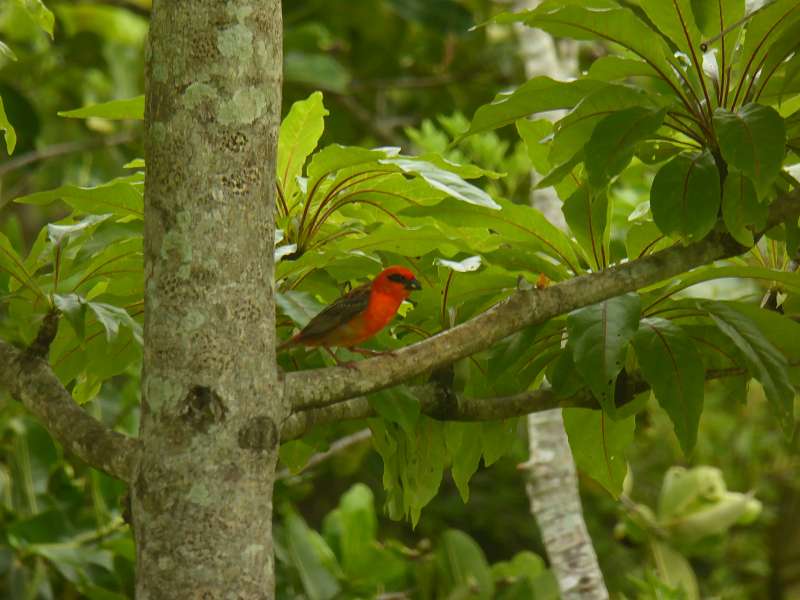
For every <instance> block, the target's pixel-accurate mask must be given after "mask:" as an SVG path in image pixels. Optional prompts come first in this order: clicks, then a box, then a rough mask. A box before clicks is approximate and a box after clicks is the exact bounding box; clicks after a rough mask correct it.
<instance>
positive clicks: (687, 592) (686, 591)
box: [650, 538, 700, 600]
mask: <svg viewBox="0 0 800 600" xmlns="http://www.w3.org/2000/svg"><path fill="white" fill-rule="evenodd" d="M650 551H651V552H652V554H653V561H654V562H655V564H656V569H657V570H658V575H659V578H660V579H661V580H662V581H663V582H664V583H666V584H667V585H669V586H672V587H673V588H676V589H679V590H681V594H682V595H681V597H682V598H685V600H699V598H700V591H699V589H698V585H697V577H696V576H695V574H694V571H693V570H692V565H690V564H689V561H688V560H687V559H686V558H685V557H684V556H683V554H681V553H680V552H678V551H677V550H675V549H673V548H672V546H669V545H667V544H665V543H664V542H660V541H658V539H656V538H652V539H650Z"/></svg>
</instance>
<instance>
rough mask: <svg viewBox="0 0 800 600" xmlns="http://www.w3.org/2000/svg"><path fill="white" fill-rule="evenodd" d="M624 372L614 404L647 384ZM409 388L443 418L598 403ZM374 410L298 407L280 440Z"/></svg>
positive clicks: (356, 403) (538, 393)
mask: <svg viewBox="0 0 800 600" xmlns="http://www.w3.org/2000/svg"><path fill="white" fill-rule="evenodd" d="M791 366H795V365H791ZM745 373H746V371H745V370H744V369H743V368H739V367H732V368H728V369H709V370H708V371H706V381H711V380H713V379H722V378H724V377H736V376H738V375H744V374H745ZM623 375H624V372H623ZM623 375H621V376H620V377H619V379H618V380H617V390H616V394H615V398H616V401H617V406H618V407H622V406H624V405H625V404H627V403H628V402H630V401H632V400H633V398H634V397H635V396H637V395H638V394H641V393H642V392H646V391H647V390H649V389H650V386H649V385H648V384H647V382H646V381H644V379H642V378H641V376H640V375H639V374H633V375H630V376H623ZM413 392H414V395H415V396H416V397H417V399H418V400H419V403H420V412H421V413H422V414H424V415H428V416H429V417H433V418H434V419H439V420H442V421H496V420H500V419H510V418H512V417H521V416H524V415H528V414H531V413H535V412H542V411H545V410H552V409H554V408H596V409H599V408H600V404H599V403H598V402H597V400H596V399H595V397H594V396H593V395H592V393H591V392H590V391H589V389H588V388H583V389H581V390H579V391H578V392H576V393H575V394H574V395H572V396H569V397H568V398H564V397H562V396H558V395H557V394H555V392H553V390H551V389H549V388H539V389H537V390H529V391H526V392H520V393H519V394H513V395H511V396H502V397H497V398H463V397H461V396H459V395H457V394H448V395H446V396H445V395H443V394H441V393H438V392H437V390H436V386H434V385H432V384H426V385H421V386H415V387H414V388H413ZM375 416H377V413H376V412H375V409H373V408H372V406H371V405H370V403H369V400H367V398H365V397H364V396H359V397H357V398H350V399H349V400H345V401H344V402H337V403H335V404H331V405H330V406H323V407H319V408H309V409H305V410H299V411H297V412H295V413H294V414H293V415H292V416H291V417H289V418H288V419H286V421H284V423H283V427H282V428H281V442H288V441H289V440H294V439H297V438H299V437H302V436H303V435H305V434H306V433H307V432H308V431H309V430H310V429H311V428H312V427H314V426H316V425H326V424H328V423H338V422H340V421H352V420H355V419H367V418H369V417H375Z"/></svg>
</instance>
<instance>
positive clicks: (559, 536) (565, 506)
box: [526, 410, 608, 600]
mask: <svg viewBox="0 0 800 600" xmlns="http://www.w3.org/2000/svg"><path fill="white" fill-rule="evenodd" d="M528 428H529V432H530V436H529V440H528V443H529V446H530V459H529V461H528V464H527V467H528V469H527V470H528V473H529V474H530V476H529V477H528V482H527V486H526V487H527V491H528V499H529V500H530V503H531V513H532V514H533V515H534V517H535V518H536V523H537V524H538V525H539V530H540V531H541V532H542V541H543V542H544V546H545V548H546V549H547V557H548V558H549V559H550V568H551V569H552V570H553V573H554V574H555V576H556V579H557V580H558V587H559V589H560V590H561V598H562V599H563V600H605V599H607V598H608V590H607V589H606V585H605V582H604V581H603V573H602V572H601V571H600V567H599V565H598V564H597V554H596V553H595V551H594V547H593V546H592V539H591V538H590V537H589V532H588V531H587V530H586V523H585V522H584V520H583V509H582V507H581V498H580V495H579V494H578V477H577V474H576V472H575V462H574V461H573V459H572V451H571V449H570V447H569V441H568V439H567V432H566V431H565V430H564V421H563V419H562V416H561V410H546V411H543V412H539V413H534V414H531V415H529V416H528Z"/></svg>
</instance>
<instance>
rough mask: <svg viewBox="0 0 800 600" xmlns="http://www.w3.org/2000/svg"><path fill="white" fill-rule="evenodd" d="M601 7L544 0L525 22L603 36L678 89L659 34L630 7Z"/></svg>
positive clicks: (555, 31)
mask: <svg viewBox="0 0 800 600" xmlns="http://www.w3.org/2000/svg"><path fill="white" fill-rule="evenodd" d="M605 6H606V7H605V8H601V7H597V8H595V7H591V6H585V5H584V6H580V5H577V4H561V3H550V2H545V3H543V4H541V5H540V6H539V8H537V9H536V10H534V11H532V12H531V13H530V14H529V16H528V17H527V18H526V20H525V23H526V24H527V25H530V26H532V27H538V28H540V29H543V30H544V31H546V32H548V33H549V34H551V35H553V36H557V37H567V38H572V39H575V40H606V41H608V42H612V43H615V44H619V45H620V46H623V47H625V48H627V49H628V50H630V51H631V52H633V53H634V54H635V55H636V56H638V57H639V58H641V59H642V60H644V61H645V62H646V63H647V64H648V65H650V67H652V68H653V69H654V70H655V71H656V72H657V73H658V75H659V77H660V78H661V79H663V80H665V81H667V82H668V83H670V84H671V85H672V86H673V88H674V89H680V80H679V78H678V76H677V75H676V74H675V72H674V68H673V66H672V63H671V61H670V58H671V56H672V52H671V51H670V49H669V47H668V46H667V44H666V42H664V40H663V38H662V37H661V36H659V35H658V34H657V33H656V32H654V31H653V30H652V29H651V28H650V27H648V26H647V24H645V23H644V21H642V20H641V19H639V18H638V17H637V16H636V15H635V14H634V13H633V12H632V11H630V10H628V9H625V8H616V7H611V8H609V6H613V5H611V4H610V3H606V5H605Z"/></svg>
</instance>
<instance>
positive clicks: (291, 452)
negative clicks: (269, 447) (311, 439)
mask: <svg viewBox="0 0 800 600" xmlns="http://www.w3.org/2000/svg"><path fill="white" fill-rule="evenodd" d="M316 452H317V447H316V445H314V444H309V443H308V442H307V441H305V440H304V439H299V440H289V441H288V442H284V443H283V444H281V447H280V449H279V450H278V453H279V456H280V458H281V462H282V463H283V464H285V465H286V468H287V469H289V471H291V472H292V473H294V474H297V473H299V472H300V471H302V470H303V468H304V467H305V466H306V463H308V459H309V458H311V457H312V456H313V455H314V453H316Z"/></svg>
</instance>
